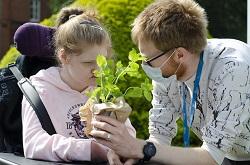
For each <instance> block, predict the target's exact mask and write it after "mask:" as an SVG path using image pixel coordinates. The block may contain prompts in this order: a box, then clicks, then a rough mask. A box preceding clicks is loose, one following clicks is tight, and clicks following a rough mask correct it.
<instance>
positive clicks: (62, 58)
mask: <svg viewBox="0 0 250 165" xmlns="http://www.w3.org/2000/svg"><path fill="white" fill-rule="evenodd" d="M57 55H58V59H59V60H60V62H61V64H68V63H69V60H70V58H69V56H67V54H66V52H65V50H64V49H63V48H62V49H60V50H59V51H58V53H57Z"/></svg>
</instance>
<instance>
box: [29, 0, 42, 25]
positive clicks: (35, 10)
mask: <svg viewBox="0 0 250 165" xmlns="http://www.w3.org/2000/svg"><path fill="white" fill-rule="evenodd" d="M30 18H31V19H30V21H32V22H39V21H40V19H41V1H40V0H31V4H30Z"/></svg>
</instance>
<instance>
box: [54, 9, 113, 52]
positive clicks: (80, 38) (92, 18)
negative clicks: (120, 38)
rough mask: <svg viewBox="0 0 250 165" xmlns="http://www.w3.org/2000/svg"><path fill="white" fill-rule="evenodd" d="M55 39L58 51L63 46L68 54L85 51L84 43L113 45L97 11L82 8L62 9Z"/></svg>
mask: <svg viewBox="0 0 250 165" xmlns="http://www.w3.org/2000/svg"><path fill="white" fill-rule="evenodd" d="M54 41H55V48H56V52H57V51H58V50H60V49H62V48H63V49H64V50H65V51H66V53H67V54H72V53H74V54H80V53H81V52H82V51H84V47H83V44H86V45H94V44H98V45H100V44H103V43H107V44H110V45H111V40H110V36H109V34H108V32H107V31H106V29H105V28H104V27H103V26H102V25H101V23H100V22H99V21H98V18H97V15H96V12H95V11H94V10H84V9H81V8H63V9H62V10H61V11H60V13H59V15H58V19H57V30H56V33H55V35H54Z"/></svg>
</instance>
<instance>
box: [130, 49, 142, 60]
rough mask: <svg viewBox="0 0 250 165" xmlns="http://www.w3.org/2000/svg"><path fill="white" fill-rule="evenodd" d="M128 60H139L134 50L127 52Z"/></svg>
mask: <svg viewBox="0 0 250 165" xmlns="http://www.w3.org/2000/svg"><path fill="white" fill-rule="evenodd" d="M128 59H129V60H130V61H133V62H137V61H139V60H140V55H139V54H137V53H136V50H135V49H132V50H131V51H130V52H129V55H128Z"/></svg>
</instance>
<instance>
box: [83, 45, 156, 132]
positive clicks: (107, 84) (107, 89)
mask: <svg viewBox="0 0 250 165" xmlns="http://www.w3.org/2000/svg"><path fill="white" fill-rule="evenodd" d="M128 59H129V62H128V65H127V66H124V65H123V64H122V62H121V61H118V62H117V63H115V61H114V60H112V59H108V60H107V59H106V57H105V56H103V55H98V56H97V58H96V61H97V65H98V67H99V69H98V70H95V71H94V74H95V76H96V83H97V87H96V88H94V89H93V90H91V91H88V92H87V93H86V94H87V95H88V96H89V100H88V101H87V103H86V104H85V105H84V106H82V107H81V108H80V110H79V114H80V117H81V120H82V121H83V122H84V123H86V127H85V129H84V132H85V134H86V135H87V136H90V135H89V132H90V131H91V130H92V129H94V128H93V127H92V125H91V120H94V118H95V115H106V116H110V117H112V118H115V119H117V120H119V121H120V122H125V121H126V120H127V118H128V116H129V114H130V113H131V110H132V109H131V107H130V105H128V104H127V102H126V100H125V99H126V98H129V97H145V98H146V99H147V100H148V101H151V99H152V95H151V90H152V85H151V83H150V81H149V79H148V78H145V81H144V82H141V83H140V85H139V86H129V87H126V88H124V87H121V86H119V82H121V81H127V79H128V78H133V79H135V78H140V77H141V73H140V72H139V68H140V64H138V63H141V62H142V61H144V60H145V57H143V56H141V54H138V53H136V51H135V50H134V49H133V50H131V51H130V52H129V56H128Z"/></svg>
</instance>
